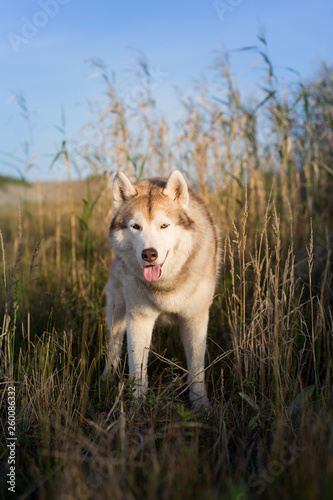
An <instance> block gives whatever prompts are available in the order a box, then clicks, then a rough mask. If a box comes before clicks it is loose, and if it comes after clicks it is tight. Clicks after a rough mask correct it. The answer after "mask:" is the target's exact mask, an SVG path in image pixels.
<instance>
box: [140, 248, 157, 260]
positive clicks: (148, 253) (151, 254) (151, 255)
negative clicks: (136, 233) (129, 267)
mask: <svg viewBox="0 0 333 500" xmlns="http://www.w3.org/2000/svg"><path fill="white" fill-rule="evenodd" d="M141 256H142V259H143V260H145V261H146V262H154V260H156V259H157V257H158V252H157V250H155V248H146V249H145V250H143V251H142V254H141Z"/></svg>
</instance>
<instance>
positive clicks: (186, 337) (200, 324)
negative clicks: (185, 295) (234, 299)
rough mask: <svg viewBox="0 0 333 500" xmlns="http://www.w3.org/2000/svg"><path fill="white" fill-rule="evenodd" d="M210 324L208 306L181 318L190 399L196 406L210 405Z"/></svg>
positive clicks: (181, 335)
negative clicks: (207, 371) (207, 367)
mask: <svg viewBox="0 0 333 500" xmlns="http://www.w3.org/2000/svg"><path fill="white" fill-rule="evenodd" d="M207 326H208V308H207V309H205V310H204V311H203V312H201V314H196V315H195V316H191V317H185V318H184V317H183V318H181V320H180V337H181V339H182V342H183V345H184V349H185V355H186V360H187V369H188V372H189V374H188V382H189V390H190V400H191V403H192V405H193V406H194V407H200V406H205V407H207V408H208V407H209V401H208V399H207V394H206V387H205V371H204V370H205V352H206V339H207Z"/></svg>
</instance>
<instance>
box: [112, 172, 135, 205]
mask: <svg viewBox="0 0 333 500" xmlns="http://www.w3.org/2000/svg"><path fill="white" fill-rule="evenodd" d="M112 194H113V206H114V208H115V210H118V208H119V207H120V206H121V205H122V204H123V203H124V202H125V201H129V200H130V199H131V198H133V196H135V195H136V194H137V190H136V189H135V187H134V186H133V184H132V183H131V181H130V180H129V179H128V177H126V175H125V174H123V173H122V172H117V174H116V175H115V178H114V179H113V185H112Z"/></svg>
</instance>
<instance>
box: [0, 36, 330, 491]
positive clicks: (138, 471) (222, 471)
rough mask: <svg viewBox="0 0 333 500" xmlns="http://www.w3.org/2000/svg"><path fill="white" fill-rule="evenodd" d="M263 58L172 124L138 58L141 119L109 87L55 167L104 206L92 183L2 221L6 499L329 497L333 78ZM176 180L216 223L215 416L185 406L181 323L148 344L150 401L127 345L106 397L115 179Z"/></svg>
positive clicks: (210, 348) (219, 66) (206, 93)
mask: <svg viewBox="0 0 333 500" xmlns="http://www.w3.org/2000/svg"><path fill="white" fill-rule="evenodd" d="M263 42H264V41H263ZM261 52H262V51H261ZM262 55H263V56H264V57H263V61H264V63H263V64H264V66H263V76H262V80H261V81H260V82H258V92H257V95H256V96H253V98H252V99H251V100H248V99H245V98H244V97H243V96H242V95H241V93H240V91H239V90H238V87H237V82H235V80H234V78H233V76H232V73H231V69H230V64H229V62H228V60H227V57H225V56H224V57H221V58H220V59H219V60H217V61H216V63H215V71H216V72H217V75H219V77H220V83H221V87H223V89H224V92H221V93H220V94H219V93H218V92H217V91H216V92H215V91H213V90H212V89H209V88H208V87H207V85H206V84H203V85H202V86H201V87H200V88H199V89H197V94H196V96H192V97H188V98H184V99H183V100H182V102H181V103H180V105H182V106H183V107H184V117H183V119H182V122H181V123H179V124H178V125H177V127H174V129H172V127H171V125H170V124H168V123H167V122H166V121H165V120H164V119H162V118H160V116H159V113H158V110H157V109H156V105H155V102H154V98H153V96H152V94H151V92H150V90H151V89H150V86H149V83H150V81H149V67H148V66H147V64H146V63H145V62H142V61H141V68H143V70H144V71H143V72H142V78H141V80H140V82H141V83H140V85H142V89H143V90H144V91H145V92H143V93H142V94H143V95H146V98H143V97H142V99H141V101H140V102H137V103H135V105H136V108H135V109H136V111H135V113H133V110H131V109H126V107H124V105H123V100H122V97H121V93H119V92H118V90H117V89H116V88H115V87H114V86H113V84H112V83H111V82H110V80H109V79H108V77H107V75H106V74H103V77H104V81H105V82H106V85H107V100H106V103H105V106H104V107H103V109H102V110H100V113H99V114H98V117H97V118H96V121H92V122H91V123H89V124H86V126H85V134H86V135H85V141H84V140H83V141H80V144H79V146H78V147H77V148H76V149H75V150H74V149H71V150H69V146H68V144H67V143H66V141H65V140H63V141H62V144H61V148H59V154H58V155H57V157H56V158H55V162H56V161H62V162H63V164H64V166H65V167H66V170H67V172H68V177H69V181H68V188H69V190H71V179H70V175H71V171H72V169H74V168H75V167H76V166H77V162H78V158H80V161H82V162H85V163H86V164H89V165H90V167H91V172H92V174H93V175H94V176H95V177H96V178H98V189H97V191H96V190H95V191H92V190H91V189H90V187H89V182H92V179H90V181H89V179H88V181H87V190H86V193H84V194H83V197H82V198H83V199H82V201H77V200H76V199H74V197H71V196H70V197H69V198H70V199H69V202H68V203H66V204H64V203H61V197H60V193H59V198H58V199H57V200H56V201H54V202H50V203H43V202H42V201H41V200H40V201H39V203H38V204H36V205H32V204H30V205H25V206H23V207H21V208H19V209H16V208H15V209H7V210H6V211H2V212H0V230H1V232H0V255H1V260H0V280H1V285H0V416H1V427H2V438H1V441H0V462H1V467H0V497H1V498H20V499H22V500H23V499H30V498H31V499H34V498H38V499H48V500H51V499H55V500H58V499H64V500H65V499H66V500H67V499H68V500H70V499H75V500H76V499H94V500H99V499H100V500H105V499H114V500H118V499H119V500H120V499H142V498H145V499H152V500H153V499H156V498H159V499H165V500H167V499H178V498H181V499H182V500H185V499H194V498H195V499H200V500H211V499H214V500H215V499H216V500H217V499H226V500H245V499H252V498H253V499H265V500H270V499H276V498H281V499H292V500H298V499H299V500H301V499H302V500H305V499H309V500H313V499H320V500H325V499H327V500H328V499H331V498H332V495H333V404H332V397H333V367H332V355H333V315H332V314H333V289H332V286H333V281H332V272H333V197H332V192H333V189H332V188H333V149H332V144H333V70H332V68H331V67H329V66H325V65H323V66H322V67H321V69H320V70H319V72H318V74H317V75H316V76H315V77H314V78H313V80H312V81H308V82H298V83H297V85H293V86H290V87H288V86H287V87H286V86H282V85H281V84H280V83H279V81H278V79H277V77H276V76H275V74H274V68H273V67H272V64H271V62H270V61H269V60H268V58H267V56H266V53H265V52H262ZM101 71H102V72H103V71H104V70H103V68H102V69H101ZM96 116H97V115H96ZM29 164H31V159H29ZM172 168H180V169H181V170H182V171H183V172H184V173H185V175H186V176H187V179H188V180H189V182H190V183H191V185H192V186H193V187H194V188H195V189H196V190H197V191H198V192H199V193H200V194H201V196H202V197H203V198H204V199H205V200H206V201H207V203H208V204H209V206H210V208H211V210H212V212H213V213H214V216H215V218H216V220H217V223H218V225H219V227H220V228H221V236H222V246H223V257H222V262H221V277H220V282H219V286H218V289H217V291H216V296H215V298H214V302H213V305H212V308H211V317H210V325H209V331H208V345H207V357H206V366H207V368H206V380H207V389H208V395H209V399H210V402H211V405H212V409H211V411H209V412H207V411H205V410H202V411H194V410H193V409H192V408H191V406H190V404H189V400H188V394H187V390H186V370H185V368H186V364H185V359H184V352H183V349H182V346H181V342H180V340H179V339H178V335H177V329H176V328H168V329H159V328H157V329H156V331H155V332H154V336H153V344H152V348H151V353H150V358H149V381H150V390H149V393H148V396H147V398H146V400H145V401H135V400H134V399H133V397H132V388H133V384H132V381H131V380H129V379H128V377H127V372H128V368H127V361H126V350H125V349H124V357H123V363H122V366H121V369H120V370H119V373H118V374H117V377H115V379H114V380H113V381H112V382H111V381H110V382H108V383H107V384H106V385H103V384H102V383H101V382H100V375H101V373H102V370H103V368H104V361H105V355H106V348H107V336H108V335H107V327H106V322H105V317H104V294H103V287H104V285H105V283H106V280H107V275H108V270H109V266H110V263H111V260H112V253H111V251H110V248H109V243H108V238H107V235H108V225H109V223H110V219H111V216H112V202H111V193H110V187H109V177H110V173H112V172H115V171H117V170H119V169H121V170H123V171H125V172H126V173H127V174H128V175H129V176H131V177H132V178H133V179H135V178H139V177H145V176H150V175H152V174H158V175H167V174H168V173H169V172H170V170H171V169H172ZM0 196H1V193H0ZM14 388H15V389H14ZM14 394H15V412H14V414H15V428H13V426H11V425H10V424H11V423H13V419H12V415H13V411H12V410H11V412H10V408H12V407H13V405H14V403H13V401H14V400H13V395H14ZM11 432H14V435H15V437H16V441H12V440H11V439H10V438H11ZM13 443H14V445H13ZM9 445H10V446H11V447H10V446H9ZM11 459H13V460H14V461H15V462H12V463H13V464H14V465H13V466H14V467H15V494H14V493H10V492H9V491H8V487H9V486H10V483H7V481H9V480H10V476H9V473H10V466H11Z"/></svg>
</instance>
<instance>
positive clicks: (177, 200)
mask: <svg viewBox="0 0 333 500" xmlns="http://www.w3.org/2000/svg"><path fill="white" fill-rule="evenodd" d="M113 204H114V208H115V213H114V215H113V218H112V221H111V225H110V239H111V245H112V248H113V250H114V253H115V259H114V260H113V263H112V266H111V271H110V277H109V281H108V283H107V285H106V287H105V291H106V296H107V307H106V313H107V322H108V327H109V332H110V345H109V353H108V360H107V363H106V367H105V370H104V373H103V375H102V378H103V379H104V380H105V379H106V377H107V376H108V373H109V371H110V369H111V367H113V369H116V367H117V365H118V362H119V359H120V355H121V350H122V344H123V337H124V333H125V331H126V330H127V351H128V363H129V374H130V376H131V377H134V378H135V395H136V396H140V395H143V394H145V392H146V390H147V387H148V381H147V361H148V353H149V347H150V343H151V338H152V331H153V328H154V325H155V322H156V320H157V319H158V318H161V319H171V320H172V321H176V322H178V323H179V327H180V330H179V332H180V337H181V340H182V342H183V345H184V349H185V355H186V360H187V369H188V383H189V388H190V400H191V402H192V404H193V405H194V406H195V407H198V406H200V405H203V406H208V405H209V403H208V399H207V395H206V388H205V380H204V379H205V377H204V368H205V366H204V363H205V350H206V337H207V324H208V314H209V307H210V304H211V302H212V299H213V294H214V290H215V286H216V279H217V274H218V268H219V261H220V245H219V236H218V229H217V227H216V225H215V223H214V220H213V218H212V216H211V214H210V212H209V211H208V209H207V207H206V205H205V204H204V202H203V201H202V200H201V199H200V198H198V197H197V196H196V195H195V194H194V193H193V192H192V191H191V190H190V189H189V188H188V186H187V184H186V181H185V179H184V177H183V175H182V174H181V173H180V172H179V171H178V170H174V171H173V172H172V173H171V175H170V176H169V178H168V179H162V178H152V179H146V180H140V181H138V182H135V183H134V184H132V183H131V182H130V181H129V179H128V178H127V177H126V175H125V174H123V173H122V172H119V173H117V174H116V176H115V178H114V181H113Z"/></svg>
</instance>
